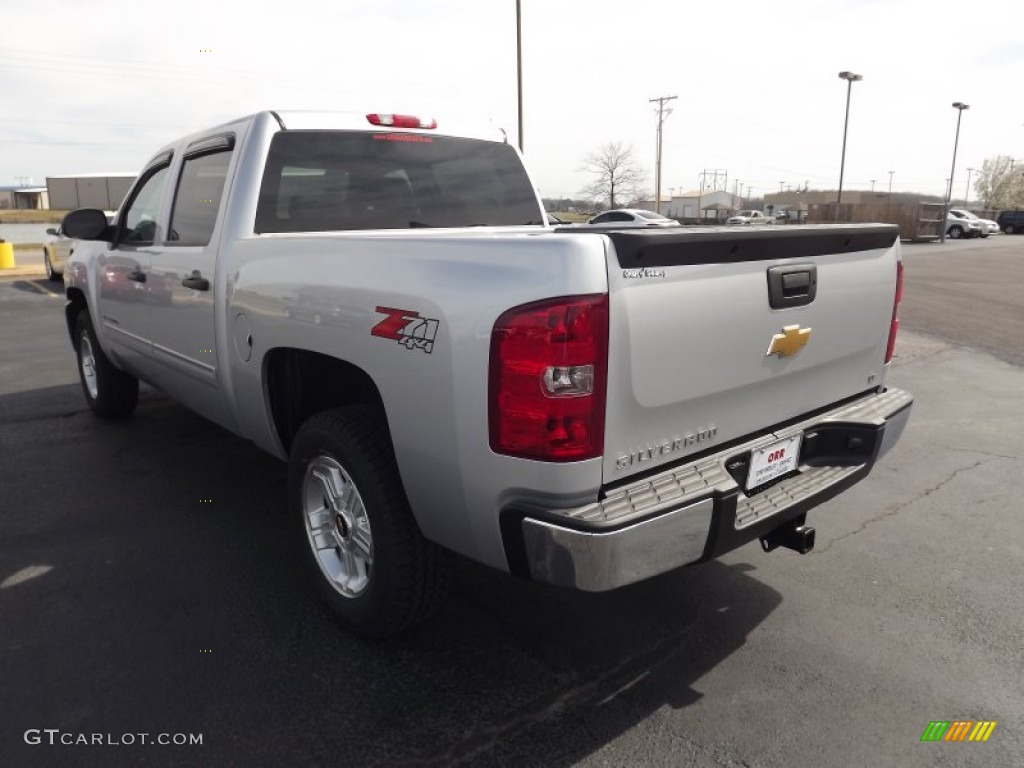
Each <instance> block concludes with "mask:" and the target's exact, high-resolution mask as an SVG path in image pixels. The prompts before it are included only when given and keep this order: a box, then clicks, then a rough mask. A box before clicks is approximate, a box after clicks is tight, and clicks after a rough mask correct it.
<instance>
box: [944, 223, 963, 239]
mask: <svg viewBox="0 0 1024 768" xmlns="http://www.w3.org/2000/svg"><path fill="white" fill-rule="evenodd" d="M946 235H947V236H948V237H951V238H953V239H954V240H959V239H960V238H961V237H963V236H964V228H963V227H961V226H960V225H959V224H954V225H953V226H952V227H950V228H949V229H948V230H946Z"/></svg>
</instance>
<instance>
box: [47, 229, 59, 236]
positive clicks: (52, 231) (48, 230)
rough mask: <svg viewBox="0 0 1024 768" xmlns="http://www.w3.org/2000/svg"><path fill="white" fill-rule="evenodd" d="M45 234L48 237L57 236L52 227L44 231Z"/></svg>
mask: <svg viewBox="0 0 1024 768" xmlns="http://www.w3.org/2000/svg"><path fill="white" fill-rule="evenodd" d="M46 234H48V235H56V234H57V230H56V229H54V228H53V227H49V228H48V229H47V230H46Z"/></svg>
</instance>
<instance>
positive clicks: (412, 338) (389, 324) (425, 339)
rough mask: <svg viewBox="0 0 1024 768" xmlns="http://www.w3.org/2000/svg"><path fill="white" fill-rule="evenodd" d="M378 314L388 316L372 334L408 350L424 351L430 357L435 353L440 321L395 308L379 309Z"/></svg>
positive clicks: (372, 330)
mask: <svg viewBox="0 0 1024 768" xmlns="http://www.w3.org/2000/svg"><path fill="white" fill-rule="evenodd" d="M377 312H380V313H381V314H382V315H387V317H386V318H384V319H383V320H381V321H380V322H379V323H377V324H376V325H375V326H373V328H372V329H370V333H371V334H373V335H374V336H380V337H381V338H382V339H393V340H394V341H397V342H398V343H399V344H401V345H402V346H403V347H405V348H406V349H422V350H423V351H424V352H426V353H427V354H428V355H429V354H430V353H431V352H433V351H434V339H435V338H436V337H437V326H438V323H439V321H437V320H432V319H431V318H429V317H420V313H419V312H413V311H411V310H408V309H395V308H394V307H377Z"/></svg>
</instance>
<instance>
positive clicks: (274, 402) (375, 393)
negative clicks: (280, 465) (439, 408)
mask: <svg viewBox="0 0 1024 768" xmlns="http://www.w3.org/2000/svg"><path fill="white" fill-rule="evenodd" d="M262 378H263V391H264V397H265V398H266V405H267V413H268V415H269V418H270V422H271V425H272V426H273V429H274V431H275V433H276V435H277V439H278V441H279V442H280V445H281V447H282V448H283V449H284V452H285V453H286V454H287V453H290V452H291V447H292V442H293V441H294V439H295V435H296V433H297V432H298V430H299V427H300V426H302V423H303V422H304V421H305V420H306V419H308V418H309V417H310V416H312V415H313V414H315V413H319V412H321V411H326V410H329V409H331V408H337V407H340V406H344V405H357V404H364V405H368V406H370V407H371V408H373V409H374V410H376V411H377V412H378V413H379V415H380V416H381V418H382V419H383V420H384V425H385V428H386V430H387V433H388V435H389V437H390V435H391V428H390V425H389V424H388V420H387V411H386V409H385V408H384V400H383V398H382V397H381V394H380V390H379V389H378V388H377V385H376V383H375V382H374V381H373V379H372V378H371V377H370V375H369V374H368V373H367V372H366V371H365V370H363V369H362V368H360V367H359V366H357V365H354V364H352V363H350V362H348V361H346V360H342V359H340V358H336V357H332V356H330V355H325V354H322V353H319V352H312V351H310V350H306V349H299V348H294V347H277V348H275V349H272V350H270V351H269V352H268V353H267V354H266V355H265V356H264V358H263V375H262Z"/></svg>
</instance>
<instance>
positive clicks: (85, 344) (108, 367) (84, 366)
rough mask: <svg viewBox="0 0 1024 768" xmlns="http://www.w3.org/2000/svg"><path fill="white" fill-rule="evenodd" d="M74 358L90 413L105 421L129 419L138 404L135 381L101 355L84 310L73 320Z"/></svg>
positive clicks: (136, 381)
mask: <svg viewBox="0 0 1024 768" xmlns="http://www.w3.org/2000/svg"><path fill="white" fill-rule="evenodd" d="M75 356H76V358H77V360H78V377H79V379H80V380H81V382H82V393H83V394H84V395H85V401H86V403H88V404H89V407H90V408H91V409H92V411H93V413H95V414H96V415H97V416H102V417H103V418H108V419H119V418H124V417H126V416H130V415H131V413H132V411H134V410H135V405H136V403H138V401H139V380H138V379H136V378H135V377H134V376H130V375H129V374H127V373H125V372H124V371H122V370H121V369H119V368H115V367H114V364H113V363H111V362H110V360H109V359H108V358H107V356H106V355H105V354H104V353H103V349H102V348H101V347H100V345H99V342H98V341H97V340H96V331H95V330H94V329H93V327H92V319H91V318H90V317H89V310H87V309H82V310H80V311H79V313H78V316H77V317H76V318H75ZM87 361H89V362H87ZM89 368H91V375H90V373H89V371H88V369H89Z"/></svg>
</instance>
